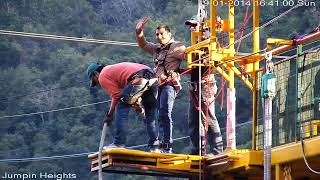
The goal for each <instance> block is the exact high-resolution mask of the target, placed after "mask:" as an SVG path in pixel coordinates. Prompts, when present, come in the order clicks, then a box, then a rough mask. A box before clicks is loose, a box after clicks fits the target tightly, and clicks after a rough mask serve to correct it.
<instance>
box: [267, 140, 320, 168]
mask: <svg viewBox="0 0 320 180" xmlns="http://www.w3.org/2000/svg"><path fill="white" fill-rule="evenodd" d="M304 147H305V153H306V157H313V156H319V157H320V150H319V147H320V137H319V136H318V137H313V138H311V139H307V140H304ZM302 158H303V157H302V152H301V143H300V142H295V143H290V144H286V145H283V146H278V147H275V148H273V149H272V151H271V163H272V165H275V164H283V163H288V162H291V161H295V160H299V159H302ZM301 165H302V166H304V164H301Z"/></svg>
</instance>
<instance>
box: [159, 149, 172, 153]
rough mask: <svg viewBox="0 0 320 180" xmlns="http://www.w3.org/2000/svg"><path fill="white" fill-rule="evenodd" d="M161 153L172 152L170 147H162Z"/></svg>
mask: <svg viewBox="0 0 320 180" xmlns="http://www.w3.org/2000/svg"><path fill="white" fill-rule="evenodd" d="M161 153H167V154H172V148H162V149H161Z"/></svg>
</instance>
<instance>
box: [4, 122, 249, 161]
mask: <svg viewBox="0 0 320 180" xmlns="http://www.w3.org/2000/svg"><path fill="white" fill-rule="evenodd" d="M251 123H252V121H247V122H244V123H240V124H237V125H236V127H241V126H244V125H246V124H251ZM221 129H222V130H223V129H225V128H221ZM187 138H190V136H183V137H179V138H175V139H173V141H179V140H183V139H187ZM147 145H148V144H140V145H134V146H129V147H126V149H137V148H141V147H146V146H147ZM94 153H96V152H84V153H77V154H67V155H59V156H42V157H32V158H8V159H0V162H4V163H11V162H31V161H48V160H55V159H68V158H78V157H82V156H88V155H90V154H94Z"/></svg>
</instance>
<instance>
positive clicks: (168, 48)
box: [156, 43, 172, 77]
mask: <svg viewBox="0 0 320 180" xmlns="http://www.w3.org/2000/svg"><path fill="white" fill-rule="evenodd" d="M171 44H172V43H169V44H167V46H166V47H165V48H164V49H162V50H167V52H166V54H165V56H164V58H163V62H162V63H161V64H159V61H158V64H157V66H159V65H162V66H163V69H164V73H165V75H166V76H167V77H168V76H169V73H168V71H167V69H166V66H165V63H166V58H167V55H168V52H169V50H170V47H171ZM156 52H157V54H158V56H159V54H160V52H161V47H158V48H157V49H156Z"/></svg>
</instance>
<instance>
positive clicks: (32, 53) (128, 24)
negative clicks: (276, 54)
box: [0, 0, 320, 180]
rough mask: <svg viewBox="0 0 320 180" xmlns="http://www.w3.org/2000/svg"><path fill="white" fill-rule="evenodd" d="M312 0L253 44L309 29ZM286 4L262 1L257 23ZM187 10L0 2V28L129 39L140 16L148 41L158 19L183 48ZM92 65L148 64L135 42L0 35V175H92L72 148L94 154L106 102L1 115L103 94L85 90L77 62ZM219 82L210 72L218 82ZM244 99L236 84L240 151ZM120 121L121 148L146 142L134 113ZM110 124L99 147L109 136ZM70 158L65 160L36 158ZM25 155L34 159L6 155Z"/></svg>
mask: <svg viewBox="0 0 320 180" xmlns="http://www.w3.org/2000/svg"><path fill="white" fill-rule="evenodd" d="M314 2H316V6H312V7H308V6H304V7H300V8H298V9H296V10H295V11H292V12H290V13H289V14H288V15H287V16H286V17H284V18H282V19H280V20H279V21H277V22H275V23H273V24H271V25H269V26H267V27H266V28H265V29H263V30H262V31H261V34H260V36H261V48H264V47H265V44H266V43H265V42H266V38H267V37H278V38H286V39H287V38H289V37H290V36H291V35H292V34H294V33H296V34H306V33H308V32H310V31H312V29H313V28H315V27H316V26H318V25H319V22H320V20H319V17H320V2H318V1H317V0H314ZM289 8H290V6H284V5H281V4H280V5H279V6H276V5H274V6H263V7H261V19H260V22H261V23H262V24H263V23H265V22H267V21H268V20H270V19H271V18H272V17H275V16H277V15H279V14H280V13H282V12H284V11H286V10H288V9H289ZM245 9H246V7H245V6H240V5H239V6H237V7H236V14H237V16H236V22H237V24H236V29H239V28H240V27H241V25H242V22H243V18H244V14H245ZM218 12H219V14H220V15H221V17H222V18H226V15H227V13H226V7H220V8H218ZM196 13H197V1H195V0H193V1H187V0H67V1H62V0H41V1H38V0H1V1H0V30H11V31H23V32H32V33H44V34H54V35H64V36H74V37H85V38H95V39H101V40H117V41H123V42H135V36H134V28H135V24H136V23H137V21H138V20H139V19H140V18H141V17H143V16H149V17H150V19H151V21H150V22H149V24H147V26H146V28H145V32H146V36H147V38H148V40H149V41H154V40H155V39H154V36H153V30H154V29H155V28H156V27H157V25H158V24H160V23H161V24H168V25H169V26H171V28H172V29H173V33H174V37H175V39H176V40H179V41H182V42H183V43H185V44H186V45H187V46H188V45H190V32H189V29H188V28H187V27H186V26H185V25H184V22H185V20H187V19H188V18H190V17H191V16H192V15H193V14H196ZM250 25H251V23H249V25H248V26H250ZM250 31H251V28H247V29H246V30H245V34H246V33H248V32H250ZM251 40H252V38H248V39H246V40H244V41H243V43H242V46H241V49H240V51H241V52H251V48H252V43H251ZM96 61H99V62H101V63H105V64H114V63H118V62H123V61H131V62H139V63H144V64H147V65H152V58H151V57H150V56H149V55H147V54H146V53H145V52H143V51H141V50H140V49H139V48H137V47H130V46H120V45H102V44H95V43H81V42H70V41H63V40H49V39H40V38H30V37H18V36H8V35H0V68H1V70H0V176H3V175H4V172H7V173H16V174H18V173H20V174H21V173H39V172H48V173H54V172H55V173H72V174H76V177H77V178H76V179H83V180H88V179H97V174H96V173H91V172H90V161H89V160H88V158H87V157H86V155H83V154H81V153H89V152H95V151H97V149H98V145H99V138H100V132H101V127H102V123H103V122H102V120H103V116H104V114H105V112H106V110H107V109H108V103H101V104H95V105H91V106H85V107H82V108H74V109H69V110H63V111H57V112H49V113H41V114H36V115H28V116H18V117H4V116H8V115H16V114H24V113H27V114H28V113H33V112H43V111H48V110H54V109H61V108H66V107H74V106H80V105H85V104H90V103H96V102H101V101H106V100H109V97H108V96H107V95H106V93H105V92H103V91H102V90H101V89H97V88H89V81H88V79H87V76H86V67H87V65H88V63H90V62H96ZM187 80H188V77H183V80H182V81H183V82H186V81H187ZM221 84H222V81H221V78H220V77H218V85H219V86H220V85H221ZM183 88H184V89H183V91H182V92H181V93H180V94H179V96H178V98H177V100H176V103H175V106H174V113H173V114H174V115H173V116H174V132H173V134H174V138H182V139H180V140H176V141H175V142H174V151H175V152H177V153H188V152H189V151H190V144H189V139H188V138H187V136H188V125H187V109H188V92H187V89H188V86H187V83H184V84H183ZM224 91H225V89H224ZM224 94H226V93H224ZM221 98H224V102H225V98H226V95H224V96H219V97H218V99H217V103H216V111H217V116H218V119H219V123H220V126H221V128H222V131H224V127H225V121H226V104H225V103H223V104H221ZM251 99H252V97H251V92H250V91H249V90H248V89H247V88H246V87H245V86H244V85H243V84H242V83H241V82H240V81H237V107H236V113H237V123H243V126H240V127H238V128H237V145H238V146H239V147H245V148H250V145H251V140H250V139H251V124H250V121H251V110H252V108H251V104H252V100H251ZM246 122H248V123H246ZM129 127H130V128H129V136H128V141H127V146H134V145H141V144H145V143H146V140H147V135H146V133H145V130H144V126H143V121H142V119H141V117H139V116H138V115H136V114H135V113H132V114H131V115H130V120H129ZM111 129H112V127H111V128H110V131H108V135H107V138H106V139H107V140H106V144H108V143H110V142H111V141H112V138H111V137H112V136H111V134H112V131H111ZM224 139H225V138H224ZM142 149H143V148H142ZM71 154H72V155H74V156H71V157H60V158H55V159H53V158H52V159H41V158H40V159H39V158H38V157H48V156H61V155H71ZM77 154H80V155H78V156H77ZM31 157H34V158H35V159H24V161H19V162H9V161H8V160H7V159H20V158H31ZM37 158H38V159H37ZM105 176H107V179H123V180H129V179H138V178H139V179H154V178H153V177H144V176H132V175H131V176H129V175H128V176H126V175H105Z"/></svg>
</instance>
